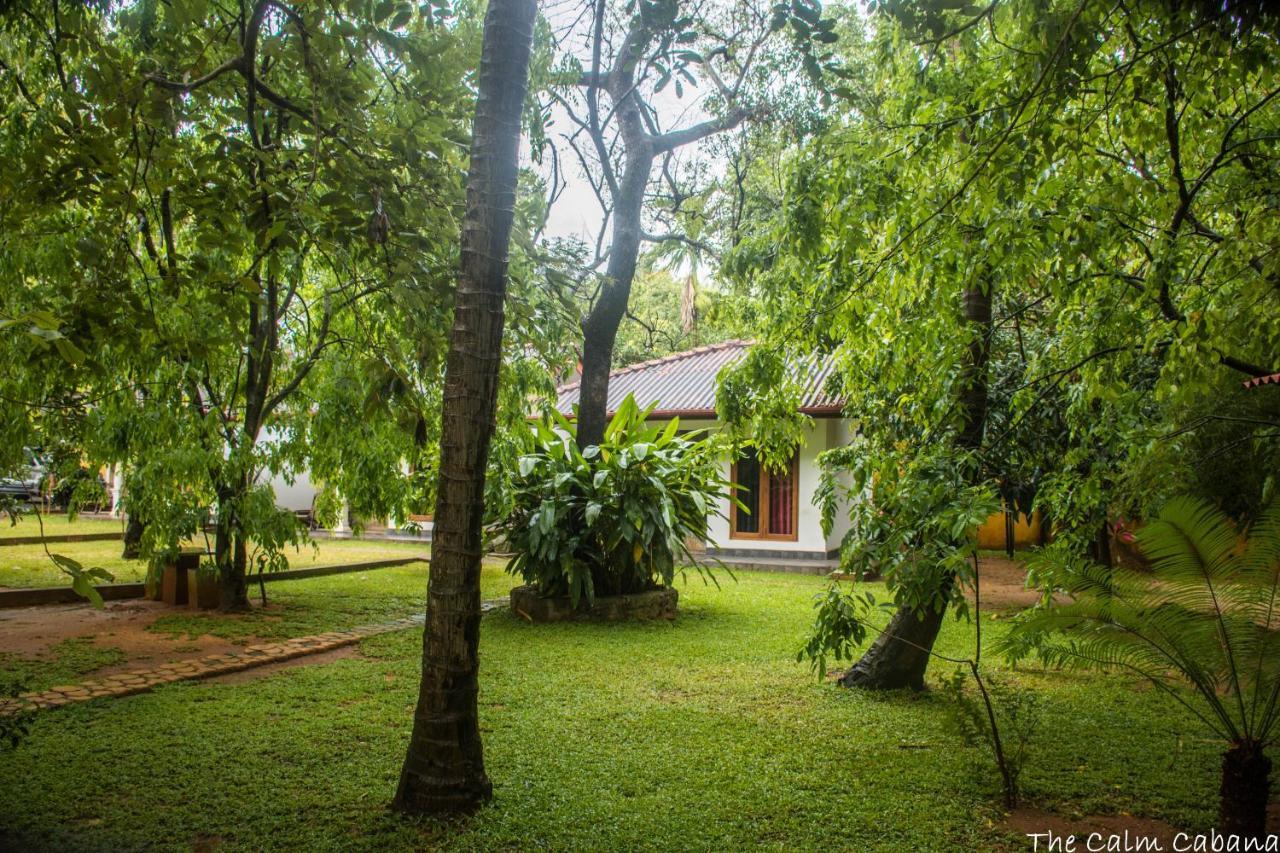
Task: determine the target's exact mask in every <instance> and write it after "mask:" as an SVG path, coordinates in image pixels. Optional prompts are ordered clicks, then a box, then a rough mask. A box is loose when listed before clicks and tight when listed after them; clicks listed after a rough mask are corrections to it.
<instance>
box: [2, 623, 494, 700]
mask: <svg viewBox="0 0 1280 853" xmlns="http://www.w3.org/2000/svg"><path fill="white" fill-rule="evenodd" d="M506 604H507V599H505V598H499V599H494V600H492V601H485V602H483V603H482V604H481V605H480V612H481V613H488V612H489V611H491V610H496V609H498V608H499V607H505V606H506ZM424 619H425V617H424V616H422V615H415V616H410V617H407V618H405V619H396V620H395V621H393V622H382V623H379V624H377V625H363V626H361V627H358V628H351V629H348V630H346V631H330V632H328V633H327V634H316V635H314V636H311V637H295V638H294V639H292V640H279V641H276V642H272V643H259V644H257V645H253V646H245V647H244V650H243V651H239V652H236V653H234V654H225V655H210V656H208V657H203V658H193V659H191V660H183V661H175V662H174V663H168V664H165V665H164V666H158V667H154V668H150V669H133V670H127V671H125V672H118V673H116V674H115V675H108V676H105V677H104V678H101V679H94V680H91V681H84V682H81V683H79V684H68V685H63V686H61V687H51V688H49V689H48V690H42V691H38V692H34V693H23V694H22V695H20V696H18V697H17V698H16V699H2V700H0V715H12V714H16V713H21V712H23V711H32V710H46V709H48V708H57V707H59V706H62V705H69V704H71V703H72V702H87V701H89V700H90V699H106V698H111V699H118V698H120V697H122V696H131V695H133V694H135V693H146V692H147V691H149V690H151V689H152V688H154V687H159V686H160V685H162V684H172V683H173V682H175V681H190V680H194V679H198V678H211V677H213V676H216V675H226V674H228V673H232V672H240V671H241V670H245V669H253V668H254V667H258V666H265V665H266V664H272V663H280V662H281V661H287V660H292V659H293V658H297V657H302V656H303V655H314V654H319V653H320V652H327V651H331V650H332V649H337V648H341V647H342V646H349V645H352V644H353V643H358V642H360V641H361V640H364V639H366V638H368V637H376V636H378V635H379V634H389V633H391V632H392V631H403V630H406V629H408V628H414V627H418V626H421V625H422V624H423V621H424Z"/></svg>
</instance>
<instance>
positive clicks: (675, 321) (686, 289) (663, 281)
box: [613, 255, 747, 368]
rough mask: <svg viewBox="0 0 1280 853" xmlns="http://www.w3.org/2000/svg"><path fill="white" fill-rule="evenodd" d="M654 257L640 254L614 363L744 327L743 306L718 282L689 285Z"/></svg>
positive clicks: (728, 335) (722, 337)
mask: <svg viewBox="0 0 1280 853" xmlns="http://www.w3.org/2000/svg"><path fill="white" fill-rule="evenodd" d="M678 256H679V255H677V257H678ZM664 260H665V258H664ZM657 262H658V259H651V258H645V259H643V260H642V261H641V265H640V266H641V270H640V271H639V272H638V273H637V274H636V278H635V281H634V282H632V291H631V297H630V300H629V302H630V304H629V307H628V308H627V316H626V319H625V320H624V321H623V322H622V324H621V325H620V326H619V327H618V337H617V339H616V340H615V342H614V353H613V365H614V367H615V368H618V367H625V366H627V365H628V364H635V363H636V362H639V361H645V360H647V359H651V358H661V357H662V356H665V355H671V354H672V353H676V352H681V351H682V350H687V349H691V348H693V347H697V346H703V345H705V344H714V343H719V342H721V341H726V340H730V339H732V338H735V337H738V336H739V335H740V334H741V333H742V332H743V331H745V330H746V328H747V326H746V324H745V323H744V322H743V321H742V320H741V319H740V318H741V316H742V314H743V312H744V306H743V305H742V304H741V300H739V299H738V298H736V297H735V296H734V295H733V294H732V293H726V292H724V291H723V290H721V289H720V288H719V287H718V285H711V286H708V285H706V284H702V285H698V286H695V287H693V288H690V286H689V283H690V278H689V277H686V278H685V279H684V280H683V281H682V280H681V279H680V278H678V277H677V275H675V274H673V272H671V271H669V270H667V269H661V268H658V267H657ZM673 306H679V308H678V310H677V309H673Z"/></svg>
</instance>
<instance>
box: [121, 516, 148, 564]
mask: <svg viewBox="0 0 1280 853" xmlns="http://www.w3.org/2000/svg"><path fill="white" fill-rule="evenodd" d="M146 529H147V527H146V525H145V524H143V523H142V519H140V518H138V516H137V515H135V514H134V513H132V512H131V513H129V519H128V520H127V521H126V522H125V525H124V553H122V554H121V555H120V556H121V558H122V559H125V560H136V559H138V557H139V555H140V554H141V553H142V534H143V533H144V532H146Z"/></svg>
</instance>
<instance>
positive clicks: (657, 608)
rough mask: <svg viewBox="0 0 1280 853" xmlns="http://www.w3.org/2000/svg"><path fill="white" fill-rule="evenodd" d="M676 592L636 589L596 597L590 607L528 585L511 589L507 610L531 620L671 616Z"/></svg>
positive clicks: (612, 620) (619, 618) (665, 588)
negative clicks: (541, 592) (552, 596)
mask: <svg viewBox="0 0 1280 853" xmlns="http://www.w3.org/2000/svg"><path fill="white" fill-rule="evenodd" d="M679 599H680V593H678V592H677V591H676V590H674V589H672V588H671V587H669V586H662V587H658V588H657V589H651V590H647V591H645V592H637V593H634V594H632V595H602V596H598V597H597V598H596V600H595V602H594V603H592V604H591V606H590V607H587V606H585V605H586V602H585V601H584V602H581V604H582V605H584V606H581V607H577V608H575V607H574V606H573V604H572V602H570V600H569V597H568V596H565V597H564V598H543V597H542V596H541V595H539V594H538V591H537V590H536V589H534V588H533V587H531V586H518V587H516V588H515V589H513V590H511V612H512V613H515V614H516V615H517V616H524V617H525V618H527V619H529V620H530V621H531V622H565V621H569V620H575V619H597V620H600V621H603V622H624V621H626V620H628V619H674V618H676V603H677V602H678V601H679Z"/></svg>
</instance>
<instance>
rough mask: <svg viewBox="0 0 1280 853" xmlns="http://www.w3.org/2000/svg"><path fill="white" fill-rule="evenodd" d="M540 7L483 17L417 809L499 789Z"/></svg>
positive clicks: (408, 800)
mask: <svg viewBox="0 0 1280 853" xmlns="http://www.w3.org/2000/svg"><path fill="white" fill-rule="evenodd" d="M536 14H537V2H536V0H491V2H490V3H489V9H488V11H487V12H486V14H485V23H484V47H483V50H482V55H481V58H480V81H479V93H478V97H477V100H476V117H475V126H474V130H473V133H474V136H473V138H472V143H471V170H470V174H469V175H468V178H467V212H466V217H465V218H464V220H463V225H462V261H461V269H460V271H459V275H458V289H457V295H456V297H455V302H454V318H453V333H452V337H451V340H450V346H449V358H448V362H447V364H446V368H445V387H444V406H443V410H442V415H441V421H442V428H441V438H440V450H441V453H440V479H439V488H438V491H437V494H438V497H437V500H436V513H435V530H434V535H433V541H432V548H431V550H432V555H431V572H430V574H429V576H428V582H427V621H426V628H425V630H424V632H423V639H422V682H421V684H420V686H419V690H418V705H417V708H416V710H415V711H414V716H413V733H412V735H411V736H410V740H409V751H408V755H407V756H406V757H405V762H404V768H403V770H402V771H401V773H400V785H399V788H398V789H397V790H396V796H395V801H394V803H393V806H394V808H396V809H398V810H400V811H403V812H409V813H414V814H423V813H431V814H445V813H456V812H467V811H471V810H473V809H475V808H476V807H477V806H479V805H480V804H481V803H482V802H483V801H485V800H487V799H488V798H489V797H490V796H492V793H493V786H492V785H491V784H490V782H489V778H488V776H486V775H485V772H484V753H483V749H482V745H481V742H480V723H479V715H478V709H477V704H476V699H477V693H478V691H479V683H478V680H477V672H478V670H479V658H478V651H479V648H478V647H479V640H480V559H481V523H482V521H483V517H484V481H485V467H486V465H487V462H488V456H489V441H490V439H491V437H492V435H493V430H494V426H495V414H496V410H497V397H498V370H499V367H500V366H501V363H502V325H503V314H502V303H503V298H504V296H505V294H506V282H507V251H508V245H509V243H510V237H511V224H512V219H513V217H514V210H515V194H516V174H517V166H518V160H517V157H518V145H519V141H520V116H521V113H522V111H523V107H524V97H525V87H526V85H527V82H528V68H529V54H530V51H531V48H532V43H533V22H534V18H535V17H536Z"/></svg>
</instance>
